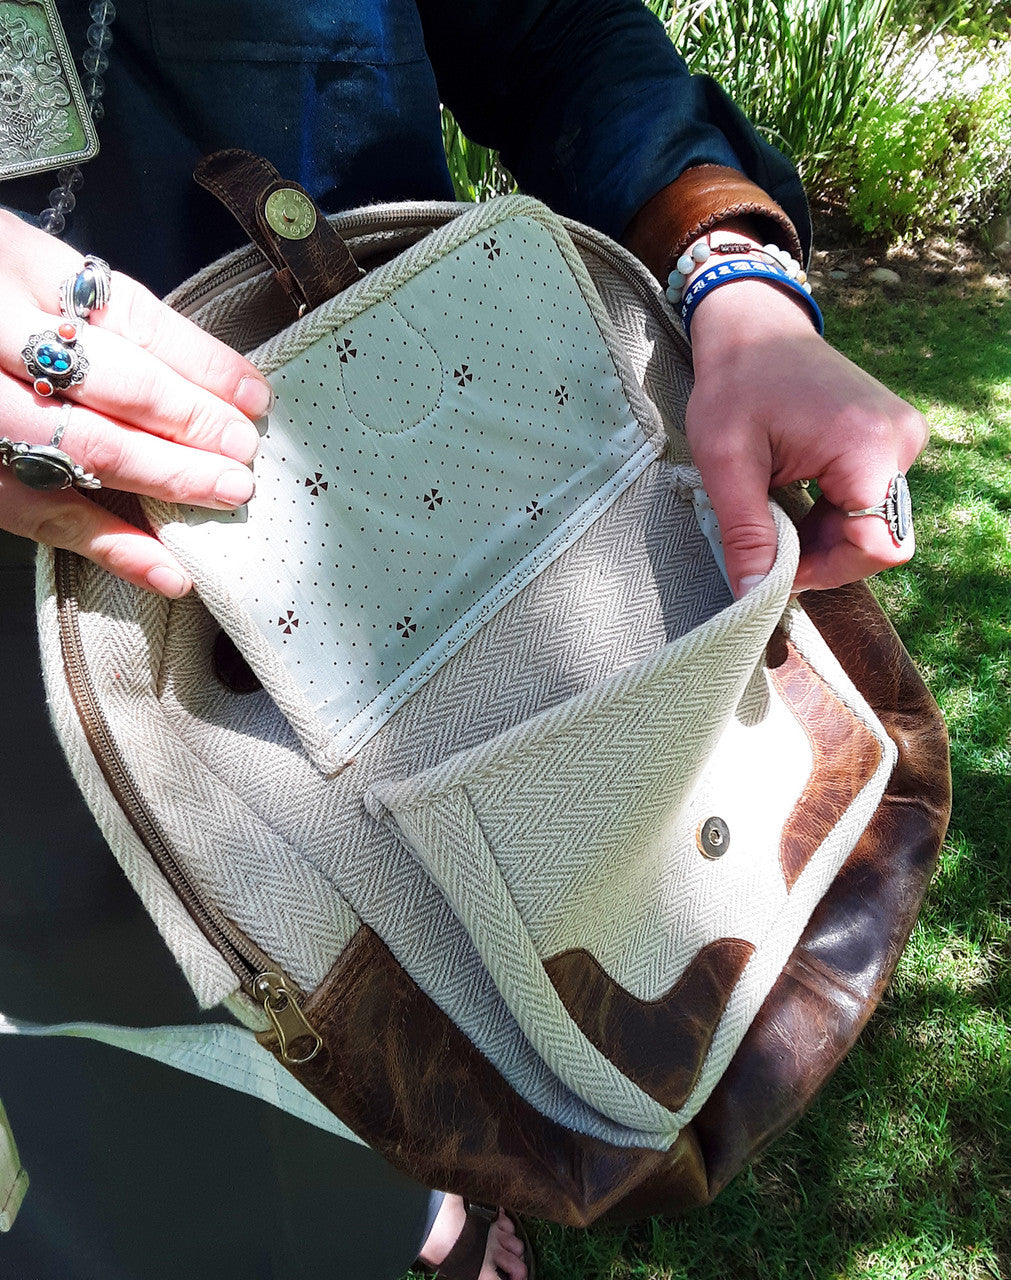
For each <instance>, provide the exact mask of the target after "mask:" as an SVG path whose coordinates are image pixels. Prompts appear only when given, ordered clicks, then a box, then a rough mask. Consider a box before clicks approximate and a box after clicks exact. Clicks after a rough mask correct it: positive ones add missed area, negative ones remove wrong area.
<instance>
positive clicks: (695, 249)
mask: <svg viewBox="0 0 1011 1280" xmlns="http://www.w3.org/2000/svg"><path fill="white" fill-rule="evenodd" d="M711 234H712V233H711V232H710V233H707V235H706V237H705V239H704V240H696V242H695V243H694V244H693V245H692V246H691V248H690V249H688V250H686V252H684V253H683V254H682V255H681V257H680V258H678V260H677V262H676V263H675V264H674V269H673V270H672V271H671V273H670V275H668V277H667V299H668V301H669V302H673V303H674V305H675V306H679V305H680V303H681V301H682V299H683V298H684V291H685V289H686V287H687V286H688V283H689V281H690V280H691V278H692V276H693V275H694V274H695V272H696V271H697V270H698V269H699V267H701V266H703V265H704V264H705V263H706V262H708V261H709V259H710V258H711V257H712V256H713V255H716V256H718V257H726V256H733V257H740V256H742V255H748V256H754V255H758V254H762V255H764V256H765V257H767V258H771V259H772V261H773V262H774V263H775V264H776V266H777V267H780V268H782V270H783V271H785V272H786V275H787V276H788V278H789V279H791V280H793V281H795V282H796V283H797V284H798V285H800V287H801V288H802V289H804V291H805V292H806V293H810V292H811V286H810V285H809V284H808V281H807V273H806V272H805V271H804V268H803V267H802V266H801V265H800V263H799V262H798V261H797V259H796V258H794V257H793V256H792V255H791V254H789V253H787V252H786V250H785V249H781V248H780V247H779V245H778V244H765V245H762V247H761V249H756V248H755V246H754V245H751V244H744V243H740V242H737V241H734V242H729V241H728V242H727V243H725V244H719V245H714V244H713V243H712V240H711V239H710V236H711Z"/></svg>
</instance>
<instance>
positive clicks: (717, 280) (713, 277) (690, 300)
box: [681, 256, 825, 340]
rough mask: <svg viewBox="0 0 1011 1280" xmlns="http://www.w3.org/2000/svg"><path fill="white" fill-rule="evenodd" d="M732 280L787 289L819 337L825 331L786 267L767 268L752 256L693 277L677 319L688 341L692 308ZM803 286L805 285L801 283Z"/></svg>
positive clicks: (818, 313) (811, 302) (807, 291)
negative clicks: (806, 310) (794, 295)
mask: <svg viewBox="0 0 1011 1280" xmlns="http://www.w3.org/2000/svg"><path fill="white" fill-rule="evenodd" d="M734 280H765V281H767V282H768V283H769V284H774V285H776V286H777V287H778V288H781V289H787V290H789V291H790V292H791V293H794V294H796V295H797V296H798V297H799V298H800V300H801V301H802V302H803V303H804V305H805V306H806V307H807V309H808V311H809V312H810V313H811V320H812V322H813V324H814V327H815V329H816V330H817V331H818V334H819V336H821V335H823V334H824V332H825V320H824V317H823V316H822V314H821V308H820V307H819V306H818V304H817V302H815V300H814V298H812V297H811V291H810V289H809V288H807V287H805V284H801V283H800V282H799V281H797V280H795V279H794V278H792V277H791V276H789V275H788V274H787V271H786V268H785V267H783V266H781V265H780V264H779V263H776V265H774V266H773V265H770V264H769V263H767V262H763V261H762V260H761V259H760V258H756V257H753V256H752V257H746V258H745V257H742V258H734V259H731V260H730V261H726V262H722V263H720V264H719V265H713V266H711V267H708V268H707V269H706V270H704V271H703V272H702V274H701V275H699V276H697V277H696V279H695V280H693V281H692V283H691V284H690V285H688V287H687V288H686V289H685V291H684V296H683V298H682V299H681V320H682V323H683V324H684V327H685V335H686V336H687V337H688V339H689V340H690V339H691V322H692V315H693V313H694V311H695V308H696V307H697V306H698V304H699V302H700V300H701V299H702V298H704V297H705V295H706V294H707V293H710V292H712V290H713V289H718V288H719V287H720V286H721V285H724V284H731V283H732V282H733V281H734ZM805 283H806V282H805Z"/></svg>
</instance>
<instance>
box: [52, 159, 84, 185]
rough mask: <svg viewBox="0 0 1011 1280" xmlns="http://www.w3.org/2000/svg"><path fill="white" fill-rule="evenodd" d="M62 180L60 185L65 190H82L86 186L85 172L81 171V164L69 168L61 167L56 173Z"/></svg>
mask: <svg viewBox="0 0 1011 1280" xmlns="http://www.w3.org/2000/svg"><path fill="white" fill-rule="evenodd" d="M56 176H57V178H59V180H60V186H61V187H63V189H64V190H65V191H80V189H81V188H82V187H83V186H84V174H83V173H82V172H81V169H80V166H79V165H76V164H75V165H72V166H71V168H69V169H61V170H60V172H59V173H58V174H57V175H56Z"/></svg>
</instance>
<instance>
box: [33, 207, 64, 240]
mask: <svg viewBox="0 0 1011 1280" xmlns="http://www.w3.org/2000/svg"><path fill="white" fill-rule="evenodd" d="M66 225H67V220H66V218H65V217H64V216H63V214H62V213H60V211H59V210H58V209H43V210H42V212H41V213H40V214H39V226H40V227H41V228H42V230H43V231H48V232H49V234H50V235H51V236H58V235H61V234H62V232H63V229H64V227H66Z"/></svg>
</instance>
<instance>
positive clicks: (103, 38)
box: [88, 22, 112, 49]
mask: <svg viewBox="0 0 1011 1280" xmlns="http://www.w3.org/2000/svg"><path fill="white" fill-rule="evenodd" d="M88 44H90V45H91V47H92V48H93V49H110V48H112V32H111V31H110V30H109V28H108V27H106V26H103V25H102V23H100V22H93V23H92V24H91V26H90V27H89V28H88Z"/></svg>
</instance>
